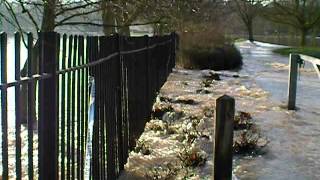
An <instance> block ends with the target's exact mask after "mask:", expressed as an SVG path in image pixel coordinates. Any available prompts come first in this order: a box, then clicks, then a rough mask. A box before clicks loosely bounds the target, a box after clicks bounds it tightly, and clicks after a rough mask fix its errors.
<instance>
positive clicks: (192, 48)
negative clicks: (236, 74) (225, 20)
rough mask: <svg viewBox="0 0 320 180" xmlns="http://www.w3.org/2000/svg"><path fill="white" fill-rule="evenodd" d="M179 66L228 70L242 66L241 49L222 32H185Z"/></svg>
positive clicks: (182, 36) (182, 38) (182, 35)
mask: <svg viewBox="0 0 320 180" xmlns="http://www.w3.org/2000/svg"><path fill="white" fill-rule="evenodd" d="M180 36H181V38H180V39H181V42H180V43H181V46H180V48H181V50H180V52H179V58H178V62H177V64H178V66H180V67H182V68H187V69H212V70H228V69H236V68H240V67H241V65H242V56H241V54H240V52H239V50H238V49H237V48H236V47H235V46H234V45H232V44H231V42H229V41H228V40H227V39H225V38H224V35H223V33H222V32H215V31H208V32H201V33H183V34H181V35H180Z"/></svg>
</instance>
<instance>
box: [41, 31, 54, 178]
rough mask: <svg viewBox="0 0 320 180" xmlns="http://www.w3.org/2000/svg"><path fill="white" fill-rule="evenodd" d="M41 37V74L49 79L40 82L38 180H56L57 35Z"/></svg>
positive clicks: (50, 34)
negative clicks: (46, 74)
mask: <svg viewBox="0 0 320 180" xmlns="http://www.w3.org/2000/svg"><path fill="white" fill-rule="evenodd" d="M40 36H41V38H40V39H41V40H42V43H41V61H42V62H40V65H41V64H43V67H41V69H40V70H41V71H40V72H41V73H43V72H44V73H49V74H51V75H52V76H51V77H50V78H49V79H46V80H43V81H40V94H39V97H40V99H41V100H40V103H39V107H40V110H39V112H40V118H39V127H38V131H39V158H38V159H39V179H40V180H44V179H46V180H51V179H52V180H56V179H58V166H57V165H58V160H57V159H58V157H57V150H58V147H57V114H56V112H57V110H56V105H57V102H56V101H57V92H56V85H57V81H58V80H57V77H56V60H57V57H56V56H57V52H56V48H57V34H56V33H55V32H43V33H40Z"/></svg>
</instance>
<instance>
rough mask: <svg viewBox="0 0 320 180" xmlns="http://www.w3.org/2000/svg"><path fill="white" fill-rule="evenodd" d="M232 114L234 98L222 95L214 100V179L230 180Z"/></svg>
mask: <svg viewBox="0 0 320 180" xmlns="http://www.w3.org/2000/svg"><path fill="white" fill-rule="evenodd" d="M234 113H235V100H234V98H232V97H230V96H226V95H224V96H221V97H220V98H218V99H217V100H216V119H215V141H214V179H222V180H227V179H232V153H233V149H232V144H233V123H234Z"/></svg>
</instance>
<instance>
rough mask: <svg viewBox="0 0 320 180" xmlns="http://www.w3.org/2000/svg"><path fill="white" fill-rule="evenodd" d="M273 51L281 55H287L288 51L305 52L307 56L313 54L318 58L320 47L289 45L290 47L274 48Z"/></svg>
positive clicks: (319, 56)
mask: <svg viewBox="0 0 320 180" xmlns="http://www.w3.org/2000/svg"><path fill="white" fill-rule="evenodd" d="M273 52H274V53H277V54H281V55H284V56H286V55H289V54H290V53H296V54H305V55H308V56H313V57H316V58H320V47H290V48H280V49H275V50H274V51H273Z"/></svg>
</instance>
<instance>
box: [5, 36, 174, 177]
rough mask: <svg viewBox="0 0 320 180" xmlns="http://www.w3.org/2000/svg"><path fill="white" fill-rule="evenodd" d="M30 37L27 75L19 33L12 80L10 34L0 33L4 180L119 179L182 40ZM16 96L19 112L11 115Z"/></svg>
mask: <svg viewBox="0 0 320 180" xmlns="http://www.w3.org/2000/svg"><path fill="white" fill-rule="evenodd" d="M27 37H28V38H27V39H28V40H27V49H28V53H27V57H28V58H27V62H26V66H24V69H23V70H22V71H21V67H20V61H21V55H20V52H21V49H20V47H21V44H20V42H21V36H20V35H19V34H15V37H14V42H15V44H14V62H15V63H14V64H15V68H14V73H15V80H14V81H12V82H8V81H7V74H8V72H7V71H10V73H11V71H12V70H11V69H8V68H7V66H8V64H7V63H8V61H9V62H10V61H12V59H8V56H7V52H8V47H7V43H8V42H7V34H6V33H2V34H1V35H0V54H1V56H0V57H1V59H0V60H1V84H0V87H1V134H2V136H1V141H2V143H1V144H2V146H1V148H2V155H1V157H2V165H1V167H2V178H3V179H9V178H16V179H27V178H28V179H85V177H86V178H89V179H114V178H115V177H117V176H118V175H119V173H120V172H121V171H122V170H123V169H124V164H125V163H126V160H127V158H128V153H129V151H130V149H131V148H133V147H134V145H135V142H136V140H137V139H138V137H139V136H140V135H141V133H142V132H143V129H144V126H145V123H146V122H147V121H148V120H149V119H150V112H151V109H152V104H153V101H154V99H155V97H156V95H157V92H158V91H159V89H160V88H161V86H162V85H163V84H164V83H165V81H166V78H167V77H168V75H169V73H170V72H171V70H172V68H173V67H174V66H175V51H176V40H177V38H176V37H177V36H176V35H175V34H174V33H173V34H171V35H166V36H157V37H148V36H143V37H125V36H119V35H115V36H110V37H106V36H99V37H98V36H86V37H84V36H79V35H69V36H68V35H65V34H64V35H60V34H57V33H54V32H46V33H39V38H38V40H37V43H36V45H34V39H33V37H32V34H28V36H27ZM24 71H25V72H27V73H23V72H24ZM24 75H25V76H24ZM22 76H23V77H22ZM90 79H92V80H91V81H90ZM90 82H91V83H90ZM90 84H91V86H90ZM10 88H14V89H15V91H14V96H13V97H9V96H8V89H10ZM90 92H92V93H94V96H95V97H94V103H93V106H92V107H93V108H91V109H89V106H90V101H91V105H92V101H93V98H92V97H91V98H90ZM91 96H93V94H91ZM11 99H15V100H14V101H15V103H14V107H15V109H14V112H8V101H10V100H11ZM9 113H13V114H14V115H13V116H8V114H9ZM90 117H92V118H91V119H90ZM8 121H9V122H14V127H10V126H8ZM24 123H26V124H25V125H22V124H24ZM91 125H92V127H91ZM90 131H92V132H90ZM91 134H92V136H91ZM91 137H92V138H91ZM89 147H92V149H90V148H89ZM26 150H27V151H26ZM90 151H92V153H91V154H90V153H88V152H90ZM87 155H89V158H86V156H87ZM88 164H89V167H90V169H89V170H86V168H85V167H86V165H88Z"/></svg>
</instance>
